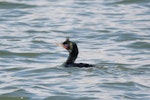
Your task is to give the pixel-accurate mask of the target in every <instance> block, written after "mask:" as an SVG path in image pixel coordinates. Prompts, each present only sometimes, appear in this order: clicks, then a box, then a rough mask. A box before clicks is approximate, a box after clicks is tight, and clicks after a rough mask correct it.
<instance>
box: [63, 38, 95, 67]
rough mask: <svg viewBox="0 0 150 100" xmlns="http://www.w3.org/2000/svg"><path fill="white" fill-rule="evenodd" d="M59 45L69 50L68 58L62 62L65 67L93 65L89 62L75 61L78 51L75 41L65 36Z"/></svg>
mask: <svg viewBox="0 0 150 100" xmlns="http://www.w3.org/2000/svg"><path fill="white" fill-rule="evenodd" d="M61 45H62V47H63V48H65V49H66V50H67V51H68V52H69V56H68V59H67V61H66V62H65V63H64V66H65V67H93V65H91V64H86V63H75V60H76V58H77V57H78V53H79V50H78V46H77V44H76V43H75V42H72V41H70V40H69V38H67V39H66V40H65V41H64V42H63V43H62V44H61Z"/></svg>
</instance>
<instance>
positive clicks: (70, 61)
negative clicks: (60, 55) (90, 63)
mask: <svg viewBox="0 0 150 100" xmlns="http://www.w3.org/2000/svg"><path fill="white" fill-rule="evenodd" d="M70 46H71V47H70V50H68V52H69V57H68V59H67V61H66V63H67V64H73V63H74V62H75V60H76V58H77V57H78V47H77V45H76V43H74V42H71V43H70Z"/></svg>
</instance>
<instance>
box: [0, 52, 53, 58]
mask: <svg viewBox="0 0 150 100" xmlns="http://www.w3.org/2000/svg"><path fill="white" fill-rule="evenodd" d="M43 54H50V53H48V52H44V53H34V52H27V53H23V52H22V53H16V52H10V51H0V56H3V57H4V56H21V57H37V56H40V55H43Z"/></svg>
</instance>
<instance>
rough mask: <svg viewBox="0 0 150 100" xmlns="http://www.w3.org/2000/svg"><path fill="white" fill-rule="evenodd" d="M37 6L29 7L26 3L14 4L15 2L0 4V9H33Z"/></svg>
mask: <svg viewBox="0 0 150 100" xmlns="http://www.w3.org/2000/svg"><path fill="white" fill-rule="evenodd" d="M32 7H35V5H29V4H24V3H14V2H6V1H3V2H0V9H12V8H32Z"/></svg>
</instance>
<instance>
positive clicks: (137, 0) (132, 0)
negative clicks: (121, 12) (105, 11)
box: [116, 0, 150, 4]
mask: <svg viewBox="0 0 150 100" xmlns="http://www.w3.org/2000/svg"><path fill="white" fill-rule="evenodd" d="M148 2H150V1H149V0H122V1H119V2H116V4H132V3H148Z"/></svg>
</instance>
